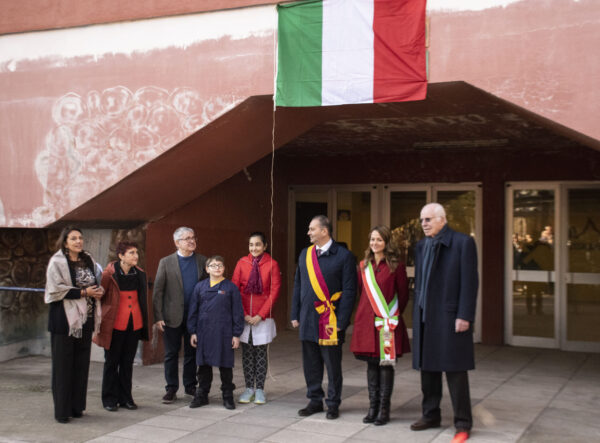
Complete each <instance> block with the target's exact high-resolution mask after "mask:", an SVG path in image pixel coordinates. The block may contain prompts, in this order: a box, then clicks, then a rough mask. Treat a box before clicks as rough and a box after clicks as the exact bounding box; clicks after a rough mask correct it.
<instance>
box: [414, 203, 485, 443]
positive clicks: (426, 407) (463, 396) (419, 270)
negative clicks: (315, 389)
mask: <svg viewBox="0 0 600 443" xmlns="http://www.w3.org/2000/svg"><path fill="white" fill-rule="evenodd" d="M421 226H422V228H423V232H424V233H425V238H424V239H423V240H421V241H420V242H419V243H418V244H417V247H416V249H415V304H414V308H413V367H414V368H415V369H418V370H420V371H421V390H422V392H423V401H422V410H423V415H422V417H421V418H420V419H419V420H417V421H416V422H414V423H413V424H412V425H411V429H412V430H413V431H421V430H424V429H429V428H437V427H439V426H440V422H441V411H440V402H441V399H442V372H445V373H446V380H447V381H448V391H449V392H450V397H451V399H452V409H453V410H454V426H455V427H456V435H455V437H454V439H453V440H452V442H453V443H460V442H463V441H465V440H466V439H468V438H469V433H470V431H471V427H472V425H473V417H472V414H471V398H470V394H469V378H468V373H467V371H469V370H471V369H475V357H474V349H473V321H474V320H475V305H476V302H477V288H478V285H479V277H478V271H477V250H476V247H475V240H474V239H473V237H471V236H469V235H466V234H462V233H460V232H456V231H454V230H452V229H450V227H449V226H448V223H447V221H446V212H445V211H444V207H443V206H442V205H440V204H438V203H430V204H428V205H425V206H424V207H423V209H422V210H421Z"/></svg>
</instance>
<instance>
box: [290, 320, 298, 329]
mask: <svg viewBox="0 0 600 443" xmlns="http://www.w3.org/2000/svg"><path fill="white" fill-rule="evenodd" d="M298 326H300V323H299V322H298V320H292V328H294V329H296V328H297V327H298Z"/></svg>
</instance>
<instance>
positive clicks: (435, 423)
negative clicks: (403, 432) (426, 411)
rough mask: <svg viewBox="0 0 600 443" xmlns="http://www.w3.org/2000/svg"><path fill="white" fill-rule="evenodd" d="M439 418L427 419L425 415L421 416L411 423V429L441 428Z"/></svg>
mask: <svg viewBox="0 0 600 443" xmlns="http://www.w3.org/2000/svg"><path fill="white" fill-rule="evenodd" d="M439 427H440V421H439V420H427V419H426V418H425V417H421V418H420V419H418V420H417V421H416V422H414V423H413V424H412V425H410V429H411V431H424V430H425V429H431V428H439Z"/></svg>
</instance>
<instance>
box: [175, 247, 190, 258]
mask: <svg viewBox="0 0 600 443" xmlns="http://www.w3.org/2000/svg"><path fill="white" fill-rule="evenodd" d="M177 255H178V256H180V257H183V258H190V257H191V256H192V255H194V253H193V252H192V254H191V255H188V256H187V257H186V256H185V255H183V254H182V253H181V252H179V249H178V250H177Z"/></svg>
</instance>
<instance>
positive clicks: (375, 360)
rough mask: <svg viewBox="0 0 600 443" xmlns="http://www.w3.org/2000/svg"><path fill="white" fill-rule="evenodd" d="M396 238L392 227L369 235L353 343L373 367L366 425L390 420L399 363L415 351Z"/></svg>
mask: <svg viewBox="0 0 600 443" xmlns="http://www.w3.org/2000/svg"><path fill="white" fill-rule="evenodd" d="M391 237H392V233H391V231H390V229H389V228H388V227H387V226H376V227H374V228H373V229H371V232H370V233H369V247H368V248H367V250H366V251H365V259H364V260H363V261H361V262H360V265H359V269H358V271H359V272H358V287H359V288H360V291H361V295H360V300H359V302H358V308H357V310H356V317H355V321H354V331H353V333H352V342H351V343H350V350H351V351H352V352H353V353H354V355H355V356H356V358H357V359H359V360H364V361H366V362H367V386H368V388H369V411H368V413H367V415H366V417H365V418H364V419H363V422H364V423H375V425H384V424H386V423H387V422H388V421H389V420H390V397H391V395H392V389H393V387H394V365H395V363H396V358H397V357H400V356H401V355H402V354H403V353H406V352H410V344H409V342H408V334H407V332H406V326H405V325H404V321H403V320H402V312H403V311H404V308H405V307H406V303H407V302H408V280H407V278H406V268H405V266H404V264H403V263H401V262H400V259H399V253H398V251H397V249H396V248H395V247H394V246H393V245H392V243H391V242H390V240H391Z"/></svg>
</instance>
